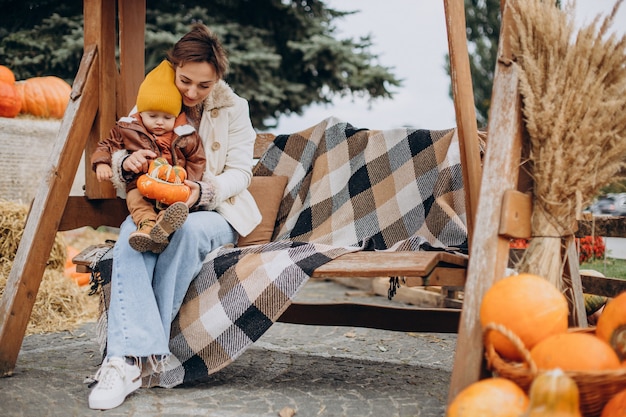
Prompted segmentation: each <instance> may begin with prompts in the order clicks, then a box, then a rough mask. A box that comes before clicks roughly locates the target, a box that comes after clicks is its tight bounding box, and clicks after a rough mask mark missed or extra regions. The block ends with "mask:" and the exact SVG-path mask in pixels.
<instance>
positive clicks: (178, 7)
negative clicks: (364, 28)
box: [0, 0, 401, 130]
mask: <svg viewBox="0 0 626 417" xmlns="http://www.w3.org/2000/svg"><path fill="white" fill-rule="evenodd" d="M9 3H11V6H12V7H11V8H10V11H9V12H7V13H6V14H5V15H3V16H0V35H1V36H0V37H1V39H2V40H1V41H0V63H4V64H5V65H7V66H9V67H10V68H11V69H13V71H14V72H15V74H16V76H17V78H18V79H24V78H28V77H32V76H35V75H44V74H46V75H51V74H53V75H57V76H59V77H62V78H64V79H66V80H67V81H68V82H70V83H71V81H72V80H73V77H74V76H75V74H76V72H77V70H78V65H79V62H80V58H81V55H82V48H83V37H82V36H83V33H82V2H80V1H77V0H71V1H70V2H64V1H61V0H47V1H46V0H44V1H38V2H33V1H30V2H28V1H27V2H23V1H22V2H18V1H14V0H9ZM355 7H358V6H355ZM350 13H351V12H343V11H337V10H333V9H329V8H327V7H326V5H325V4H324V2H323V1H319V0H291V1H287V0H255V1H253V2H252V1H247V0H216V1H211V2H207V1H198V0H195V1H193V0H192V1H185V2H184V4H181V3H180V2H170V1H164V0H155V1H150V2H149V3H148V10H147V12H146V34H145V37H146V49H145V59H146V71H149V70H150V69H152V68H153V67H154V66H156V65H157V64H158V63H159V62H160V61H161V60H162V59H163V58H164V57H165V54H166V52H167V50H168V49H169V48H171V46H172V45H173V44H174V43H175V42H176V40H178V39H179V38H180V37H181V36H182V35H183V34H184V33H185V32H187V31H188V30H189V26H190V24H191V23H193V22H197V21H200V22H202V23H205V24H206V25H207V26H209V27H210V28H211V29H212V30H213V31H214V32H215V33H217V34H218V35H219V36H220V38H221V39H222V42H223V43H224V47H225V48H226V50H227V51H228V52H229V59H230V63H231V68H230V72H229V74H227V77H226V81H227V82H228V83H229V84H230V85H231V87H233V89H234V90H235V91H236V92H237V93H238V94H240V95H242V96H243V97H246V98H247V99H248V100H249V102H250V111H251V116H252V121H253V124H254V126H255V127H257V128H258V129H260V130H264V129H267V128H271V127H275V125H276V121H277V119H278V117H279V116H280V115H282V114H290V113H296V114H302V112H303V111H304V109H305V108H306V107H307V106H309V105H311V104H314V103H327V102H330V101H331V100H332V99H333V98H334V97H336V96H344V95H354V96H363V97H369V98H370V99H372V100H374V99H377V98H391V97H392V93H391V92H390V89H391V88H392V87H396V86H400V85H401V82H400V81H399V80H398V79H397V78H396V77H395V76H394V75H393V74H392V73H391V69H390V68H388V67H384V66H382V65H378V64H375V62H377V60H378V58H377V56H375V55H373V54H372V53H371V52H370V47H371V46H372V44H371V41H370V38H369V37H365V38H360V39H335V36H334V35H335V28H336V27H335V24H338V21H340V20H341V18H342V17H343V16H345V15H347V14H350Z"/></svg>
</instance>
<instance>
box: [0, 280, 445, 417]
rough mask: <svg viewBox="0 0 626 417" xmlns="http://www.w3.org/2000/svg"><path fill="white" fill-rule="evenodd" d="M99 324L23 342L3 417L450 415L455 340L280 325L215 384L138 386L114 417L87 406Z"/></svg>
mask: <svg viewBox="0 0 626 417" xmlns="http://www.w3.org/2000/svg"><path fill="white" fill-rule="evenodd" d="M297 299H298V300H299V301H319V300H320V299H325V300H328V301H338V300H346V299H349V300H351V301H354V302H372V301H374V302H377V303H378V302H380V303H383V304H385V303H389V301H388V300H386V299H385V298H384V297H379V296H371V295H369V294H367V293H364V292H362V291H358V290H350V289H348V288H346V287H344V286H342V285H339V284H336V283H333V282H320V281H309V282H308V283H307V284H306V286H305V287H304V289H303V290H302V291H301V292H300V293H299V294H298V298H297ZM94 335H95V325H94V324H93V323H89V324H86V325H84V326H82V327H80V328H79V329H77V330H75V331H72V332H60V333H51V334H45V335H32V336H28V337H26V338H25V339H24V343H23V345H22V349H21V351H20V356H19V358H18V362H17V365H16V369H15V372H14V374H13V376H12V377H8V378H0V415H2V416H4V417H13V416H24V417H39V416H96V415H102V416H107V417H108V416H111V417H112V416H168V417H169V416H211V417H213V416H215V417H218V416H219V417H230V416H237V417H248V416H249V417H263V416H268V417H269V416H272V417H276V416H278V415H279V412H280V411H281V410H283V409H285V408H286V407H288V408H291V409H293V410H294V411H295V412H296V414H295V416H296V417H309V416H346V417H363V416H372V417H387V416H420V417H442V416H444V415H445V403H446V399H447V392H448V384H449V380H450V375H451V371H452V363H453V359H454V348H455V345H456V334H439V333H427V334H426V333H403V332H390V331H383V330H373V329H364V328H349V327H324V326H303V325H293V324H285V323H276V324H275V325H274V326H272V328H270V330H269V331H268V332H267V333H266V334H265V335H263V337H261V339H259V340H258V341H257V343H255V344H254V345H253V346H252V347H251V348H250V349H248V350H247V351H246V352H245V353H244V354H243V355H242V356H241V357H240V358H239V359H238V360H237V361H235V362H234V363H233V364H231V365H229V366H227V367H226V368H225V369H223V370H222V371H220V372H218V373H216V374H214V375H213V376H212V378H211V380H209V381H207V382H204V383H202V384H197V385H194V386H184V387H176V388H173V389H163V388H151V389H140V390H138V391H137V392H135V393H134V394H132V395H131V396H129V397H128V398H127V400H126V401H125V402H124V404H122V405H121V406H120V407H118V408H115V409H113V410H109V411H106V412H103V411H95V410H90V409H89V408H88V407H87V396H88V394H89V389H88V388H87V386H86V385H85V384H84V383H83V380H84V378H85V377H86V376H88V375H93V374H94V373H95V372H96V370H97V369H98V366H99V363H100V357H99V352H98V346H97V344H96V342H95V341H94Z"/></svg>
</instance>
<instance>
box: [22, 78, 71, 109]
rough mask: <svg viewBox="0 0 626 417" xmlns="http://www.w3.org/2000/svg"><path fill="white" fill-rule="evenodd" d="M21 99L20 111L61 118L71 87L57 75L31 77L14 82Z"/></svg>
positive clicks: (68, 99)
mask: <svg viewBox="0 0 626 417" xmlns="http://www.w3.org/2000/svg"><path fill="white" fill-rule="evenodd" d="M15 86H16V87H17V90H18V92H19V94H20V97H21V100H22V110H21V111H22V113H28V114H32V115H33V116H37V117H44V118H54V119H61V118H62V117H63V114H64V113H65V109H66V108H67V105H68V103H69V101H70V93H71V91H72V87H71V86H70V85H69V84H68V83H67V82H65V81H64V80H63V79H61V78H59V77H55V76H53V75H51V76H47V77H33V78H29V79H27V80H24V81H18V82H16V83H15Z"/></svg>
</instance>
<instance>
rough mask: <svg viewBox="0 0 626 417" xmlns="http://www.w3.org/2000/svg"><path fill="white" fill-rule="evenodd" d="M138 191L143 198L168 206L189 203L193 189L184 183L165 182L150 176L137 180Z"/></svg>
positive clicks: (146, 175) (145, 175)
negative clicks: (181, 202)
mask: <svg viewBox="0 0 626 417" xmlns="http://www.w3.org/2000/svg"><path fill="white" fill-rule="evenodd" d="M137 189H138V190H139V192H140V193H141V194H142V195H143V196H145V197H147V198H150V199H152V200H156V201H158V202H160V203H163V204H167V205H170V204H174V203H176V202H178V201H187V199H188V198H189V196H190V195H191V189H190V188H189V187H188V186H187V185H185V184H183V183H172V182H167V181H163V180H161V179H158V178H153V177H152V176H150V175H148V174H143V175H141V176H140V177H139V178H138V179H137Z"/></svg>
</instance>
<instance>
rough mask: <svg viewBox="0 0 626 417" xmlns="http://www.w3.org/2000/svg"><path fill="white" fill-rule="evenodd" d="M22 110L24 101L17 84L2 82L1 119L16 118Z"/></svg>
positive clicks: (0, 95) (0, 83) (0, 98)
mask: <svg viewBox="0 0 626 417" xmlns="http://www.w3.org/2000/svg"><path fill="white" fill-rule="evenodd" d="M21 108H22V101H21V99H20V95H19V94H18V92H17V88H16V87H15V84H9V83H8V82H4V81H0V117H15V116H17V115H18V114H19V113H20V109H21Z"/></svg>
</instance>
